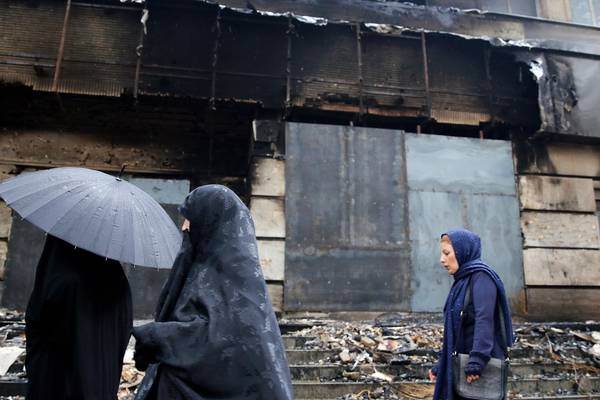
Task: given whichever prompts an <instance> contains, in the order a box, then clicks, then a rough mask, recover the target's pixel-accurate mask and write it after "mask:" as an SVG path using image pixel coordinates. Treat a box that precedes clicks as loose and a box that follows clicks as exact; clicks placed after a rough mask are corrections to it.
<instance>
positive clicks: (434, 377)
mask: <svg viewBox="0 0 600 400" xmlns="http://www.w3.org/2000/svg"><path fill="white" fill-rule="evenodd" d="M436 378H437V376H436V375H435V374H434V373H433V371H432V370H429V380H430V381H432V382H435V380H436Z"/></svg>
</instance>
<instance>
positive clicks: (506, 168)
mask: <svg viewBox="0 0 600 400" xmlns="http://www.w3.org/2000/svg"><path fill="white" fill-rule="evenodd" d="M406 136H407V138H406V139H407V140H406V152H407V157H406V159H407V171H408V177H407V178H408V183H409V188H410V191H409V232H410V233H409V235H410V238H411V265H412V268H413V269H412V270H413V274H412V282H411V283H412V286H411V287H412V291H413V295H412V299H411V308H412V310H413V311H424V312H425V311H441V310H442V308H443V306H444V301H445V298H446V295H447V294H448V291H449V289H450V286H451V284H452V277H450V276H449V275H448V274H447V272H446V271H445V270H444V269H443V268H442V267H441V266H440V263H439V238H440V234H442V233H443V232H445V231H447V230H448V229H452V228H459V227H463V228H466V229H469V230H472V231H474V232H476V233H478V234H479V235H480V236H481V240H482V244H483V258H484V260H486V261H487V262H489V263H490V264H491V265H492V266H493V267H494V269H495V270H496V271H497V272H498V274H499V275H500V277H501V278H502V280H503V282H504V284H505V286H506V289H507V292H508V295H509V297H510V299H511V303H512V304H513V307H515V306H516V305H517V304H518V300H519V294H520V291H521V289H522V287H523V267H522V265H523V262H522V243H521V231H520V225H519V205H518V199H517V196H516V187H515V180H514V170H513V163H512V151H511V145H510V143H509V142H502V141H488V140H483V141H481V140H479V139H466V138H449V137H444V136H429V135H413V134H407V135H406Z"/></svg>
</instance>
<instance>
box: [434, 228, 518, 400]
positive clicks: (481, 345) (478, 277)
mask: <svg viewBox="0 0 600 400" xmlns="http://www.w3.org/2000/svg"><path fill="white" fill-rule="evenodd" d="M440 250H441V256H440V263H441V264H442V266H443V267H444V268H445V269H446V271H448V273H449V274H450V275H452V277H453V278H454V283H453V284H452V288H451V289H450V293H448V298H447V299H446V304H445V306H444V343H443V346H442V351H441V352H440V358H439V360H438V362H437V365H436V366H435V367H434V368H433V369H432V370H431V371H430V373H429V377H430V379H432V380H434V381H435V393H434V396H433V398H434V399H435V400H438V399H440V400H441V399H444V400H453V399H460V396H458V395H457V394H456V393H455V391H454V387H453V382H452V352H453V351H454V350H455V349H454V343H455V342H456V343H458V345H457V346H458V348H457V349H456V351H457V352H459V353H464V354H469V362H468V363H467V365H466V367H465V370H464V373H465V375H466V379H467V382H469V383H471V382H473V381H476V380H477V379H479V377H480V376H481V371H482V370H483V368H484V367H485V366H486V364H487V362H488V361H489V360H490V358H491V357H494V358H501V359H503V358H504V355H505V350H506V348H507V347H510V345H511V344H512V343H513V333H512V324H511V317H510V308H509V306H508V301H507V298H506V293H505V291H504V285H503V284H502V281H501V280H500V277H499V276H498V274H496V272H494V270H493V269H492V268H491V267H490V266H489V265H487V264H486V263H484V262H483V261H482V260H481V239H480V238H479V236H477V234H475V233H473V232H470V231H467V230H465V229H458V230H451V231H448V232H446V233H444V234H443V235H442V236H441V240H440ZM469 283H470V287H471V290H472V293H471V299H472V300H471V301H470V302H469V304H467V307H466V310H464V311H465V312H464V316H463V318H464V322H463V327H462V334H461V336H462V337H459V338H458V340H456V336H457V335H458V332H459V325H460V322H461V318H460V314H461V312H462V311H463V304H464V301H465V294H466V290H467V288H468V287H469ZM497 304H499V305H500V307H497V306H496V305H497ZM499 313H502V316H503V317H504V321H505V329H506V331H505V332H504V335H503V334H502V332H501V324H500V315H499ZM503 336H504V337H506V342H507V343H504V339H503Z"/></svg>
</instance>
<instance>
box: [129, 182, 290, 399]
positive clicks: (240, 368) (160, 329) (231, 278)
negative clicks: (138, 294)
mask: <svg viewBox="0 0 600 400" xmlns="http://www.w3.org/2000/svg"><path fill="white" fill-rule="evenodd" d="M179 211H180V212H181V214H182V215H183V216H184V217H185V218H186V219H187V220H189V221H190V228H189V231H184V240H183V244H182V248H181V250H180V252H179V255H178V256H177V259H176V260H175V265H174V266H173V269H172V271H171V275H170V277H169V280H168V281H167V283H166V284H165V287H164V288H163V290H162V293H161V295H160V298H159V302H158V305H157V309H156V322H152V323H149V324H147V325H144V326H141V327H138V328H135V329H134V333H133V334H134V336H135V338H136V339H137V343H136V356H135V358H136V365H137V366H138V368H142V369H146V367H147V371H146V376H145V378H144V381H143V382H142V384H141V385H140V388H139V389H138V392H137V396H136V399H137V400H140V399H160V400H177V399H185V400H206V399H236V400H237V399H240V400H241V399H256V400H292V399H293V395H292V389H291V387H292V385H291V381H290V372H289V367H288V364H287V360H286V358H285V351H284V347H283V342H282V340H281V334H280V332H279V326H278V324H277V320H276V318H275V314H274V313H273V308H272V306H271V301H270V299H269V296H268V294H267V286H266V284H265V281H264V278H263V276H262V272H261V269H260V265H259V260H258V254H257V247H256V239H255V234H254V225H253V223H252V219H251V218H250V212H249V211H248V209H247V208H246V206H245V205H244V204H243V203H242V201H241V200H240V199H239V198H238V197H237V196H236V195H235V194H234V193H233V192H232V191H231V190H229V189H227V188H226V187H224V186H220V185H208V186H202V187H200V188H198V189H196V190H194V191H193V192H191V193H190V194H189V195H188V196H187V198H186V200H185V202H184V204H183V205H181V207H180V208H179ZM149 364H150V365H149ZM148 365H149V366H148Z"/></svg>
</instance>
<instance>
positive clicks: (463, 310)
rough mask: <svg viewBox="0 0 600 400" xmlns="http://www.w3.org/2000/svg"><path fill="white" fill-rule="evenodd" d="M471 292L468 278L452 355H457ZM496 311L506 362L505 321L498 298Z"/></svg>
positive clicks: (506, 340)
mask: <svg viewBox="0 0 600 400" xmlns="http://www.w3.org/2000/svg"><path fill="white" fill-rule="evenodd" d="M472 291H473V288H472V285H471V277H469V283H467V293H465V301H464V303H463V309H462V310H461V312H460V324H459V325H458V335H457V336H456V337H455V338H454V351H453V352H452V354H453V355H456V354H458V340H459V339H460V338H461V337H462V330H463V324H464V317H465V312H466V310H467V307H468V306H469V304H471V296H472ZM496 310H497V312H498V316H499V318H500V333H501V335H502V349H503V350H504V358H505V359H507V360H508V344H507V342H508V339H507V338H506V321H505V320H504V314H503V313H502V308H501V307H500V299H499V298H496Z"/></svg>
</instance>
